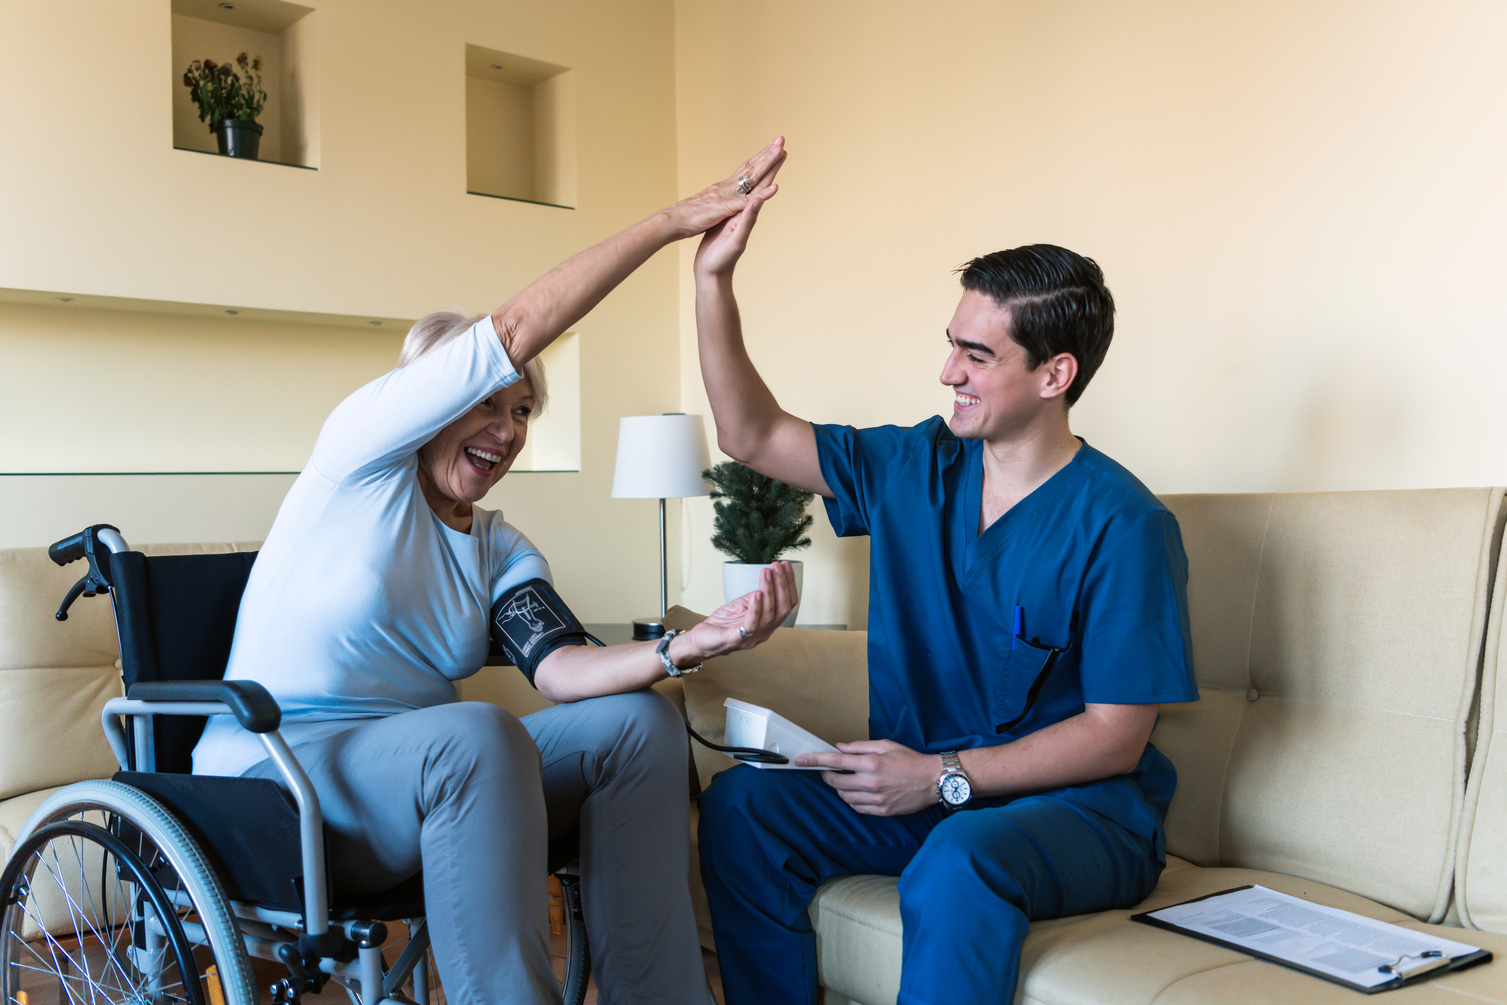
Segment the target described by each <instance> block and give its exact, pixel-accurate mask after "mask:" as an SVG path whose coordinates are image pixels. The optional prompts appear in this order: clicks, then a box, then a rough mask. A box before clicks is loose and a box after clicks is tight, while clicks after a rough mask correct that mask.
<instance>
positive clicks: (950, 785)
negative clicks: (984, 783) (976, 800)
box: [942, 775, 973, 806]
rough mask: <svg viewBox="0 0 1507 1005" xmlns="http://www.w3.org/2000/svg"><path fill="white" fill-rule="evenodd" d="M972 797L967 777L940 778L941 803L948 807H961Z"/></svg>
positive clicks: (971, 788) (949, 776) (971, 789)
mask: <svg viewBox="0 0 1507 1005" xmlns="http://www.w3.org/2000/svg"><path fill="white" fill-rule="evenodd" d="M972 796H973V786H971V785H969V784H968V776H967V775H944V776H943V777H942V801H943V802H945V803H946V804H947V805H948V806H962V805H963V804H964V803H966V802H967V801H968V800H969V799H970V798H971V797H972Z"/></svg>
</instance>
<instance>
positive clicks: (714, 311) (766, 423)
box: [696, 275, 781, 460]
mask: <svg viewBox="0 0 1507 1005" xmlns="http://www.w3.org/2000/svg"><path fill="white" fill-rule="evenodd" d="M696 341H697V347H698V349H699V350H700V355H701V378H702V380H703V381H704V382H705V383H706V391H707V395H708V397H709V398H710V400H711V405H712V418H713V419H714V420H715V421H716V423H717V445H718V446H719V447H721V448H722V451H723V452H724V453H726V454H728V455H729V456H731V457H735V458H737V459H738V460H747V459H748V458H749V457H750V456H751V455H752V454H753V453H755V452H756V450H757V448H758V446H759V445H760V444H762V443H763V442H764V441H765V440H767V439H768V438H769V433H770V430H771V428H772V427H773V425H774V424H775V422H776V421H777V420H778V418H779V416H780V414H781V409H780V406H779V403H778V402H776V401H775V398H774V395H773V394H772V393H771V392H770V390H769V385H767V384H765V383H764V378H763V377H761V376H759V371H758V370H757V369H755V368H754V365H753V360H752V359H750V358H749V356H748V349H747V348H746V347H745V346H744V344H743V322H742V318H741V316H740V315H739V313H738V301H737V298H736V297H734V295H733V280H732V276H731V275H719V276H700V275H698V276H697V277H696Z"/></svg>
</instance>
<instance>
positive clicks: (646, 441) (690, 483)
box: [612, 413, 712, 499]
mask: <svg viewBox="0 0 1507 1005" xmlns="http://www.w3.org/2000/svg"><path fill="white" fill-rule="evenodd" d="M711 466H712V458H711V454H710V453H709V452H708V451H707V449H706V426H705V425H704V424H703V423H702V421H701V416H699V415H683V414H680V413H676V414H673V415H627V416H624V417H623V419H622V421H621V423H620V424H619V425H618V430H617V467H616V468H614V469H613V473H612V498H614V499H679V498H682V497H684V496H704V495H706V494H707V493H708V491H710V490H709V489H708V488H707V484H706V481H705V480H704V479H703V478H702V477H701V472H702V471H705V470H706V469H707V468H709V467H711Z"/></svg>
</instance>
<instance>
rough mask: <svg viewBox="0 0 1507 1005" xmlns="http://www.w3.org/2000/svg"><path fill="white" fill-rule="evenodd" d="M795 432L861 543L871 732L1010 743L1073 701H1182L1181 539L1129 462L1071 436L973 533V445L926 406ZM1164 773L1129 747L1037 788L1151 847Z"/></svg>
mask: <svg viewBox="0 0 1507 1005" xmlns="http://www.w3.org/2000/svg"><path fill="white" fill-rule="evenodd" d="M813 428H814V429H815V431H816V445H817V452H818V456H819V459H820V463H821V471H822V476H823V477H824V478H825V479H826V481H827V485H828V486H830V487H831V489H832V490H833V492H834V493H835V496H836V497H835V498H833V499H828V500H826V504H827V516H828V518H829V519H830V520H831V521H832V527H833V529H834V530H835V531H836V532H837V534H838V535H839V536H842V537H848V536H853V535H859V534H868V535H869V536H870V537H871V539H872V540H871V546H870V569H869V643H868V647H869V735H870V736H871V737H872V738H875V739H890V740H894V741H896V742H897V743H902V744H904V745H905V746H907V747H910V748H912V749H915V750H924V751H928V752H931V753H938V752H940V751H944V750H960V749H968V748H971V747H983V746H989V745H991V744H1000V743H1006V742H1009V741H1011V740H1015V739H1019V738H1020V737H1022V736H1024V735H1026V734H1028V733H1031V732H1034V731H1036V730H1038V729H1041V728H1042V727H1043V726H1049V725H1051V724H1053V723H1056V722H1061V721H1062V720H1063V719H1067V718H1069V717H1071V716H1073V715H1076V714H1078V713H1079V712H1081V711H1083V706H1084V703H1085V702H1093V703H1105V704H1138V705H1140V704H1160V703H1162V702H1180V701H1196V700H1197V699H1198V687H1197V685H1196V684H1195V682H1194V679H1193V645H1192V641H1191V638H1190V635H1189V631H1188V599H1187V582H1188V559H1187V555H1186V554H1185V553H1184V551H1183V543H1182V535H1181V533H1180V532H1179V530H1178V526H1177V519H1176V518H1175V517H1173V515H1172V514H1171V512H1169V511H1168V510H1167V508H1166V507H1165V506H1163V505H1162V504H1161V502H1160V501H1158V500H1157V498H1156V497H1155V496H1154V495H1152V494H1151V492H1150V491H1149V490H1148V489H1147V488H1146V486H1144V485H1142V484H1141V483H1140V481H1139V480H1137V479H1136V477H1135V476H1134V475H1132V474H1131V473H1130V472H1129V471H1126V470H1125V469H1124V468H1122V467H1121V466H1120V465H1118V464H1116V463H1115V462H1114V461H1112V460H1110V459H1109V458H1108V457H1106V456H1105V455H1104V454H1101V453H1100V452H1099V451H1097V450H1095V449H1094V448H1093V447H1091V446H1089V445H1088V444H1087V443H1084V444H1083V446H1082V447H1081V448H1080V449H1079V450H1078V452H1077V453H1076V454H1075V455H1074V456H1073V459H1072V460H1071V461H1070V462H1069V463H1068V464H1067V466H1066V467H1064V468H1063V469H1062V470H1061V471H1058V472H1057V473H1056V474H1054V475H1053V476H1052V477H1051V478H1049V479H1047V481H1046V482H1045V483H1044V484H1042V485H1041V486H1040V487H1038V488H1037V489H1036V490H1035V491H1034V492H1032V493H1031V494H1030V495H1029V496H1027V497H1026V498H1025V499H1023V500H1021V501H1020V502H1018V503H1016V504H1015V505H1014V506H1013V507H1011V508H1010V510H1008V511H1007V512H1006V513H1005V514H1004V515H1003V516H1001V517H1000V518H999V519H998V520H996V521H995V522H994V523H993V524H991V525H990V526H989V527H988V528H987V529H986V530H985V531H984V532H983V533H982V534H979V533H978V522H979V513H980V503H981V493H982V488H983V454H982V451H983V444H982V441H980V440H964V439H959V438H958V437H956V436H954V435H953V434H952V431H951V430H950V429H948V428H947V424H946V422H944V421H943V420H942V418H941V417H940V416H935V417H933V418H931V419H929V420H927V421H926V422H923V423H921V424H920V425H918V426H913V427H910V428H908V429H907V428H902V427H899V426H879V427H875V428H872V429H854V428H853V427H851V426H837V425H814V424H813ZM1033 692H1034V699H1033V697H1032V694H1033ZM1176 784H1177V773H1176V771H1175V769H1174V768H1173V766H1172V763H1171V762H1170V761H1168V760H1167V758H1166V757H1165V756H1164V755H1162V754H1161V752H1159V751H1158V750H1156V748H1155V747H1153V746H1151V745H1150V744H1147V746H1146V752H1145V754H1143V755H1142V757H1141V761H1140V763H1139V764H1138V765H1137V766H1136V768H1135V770H1134V771H1132V772H1131V773H1130V774H1128V775H1121V776H1118V777H1115V778H1108V779H1102V780H1100V781H1097V782H1089V783H1086V784H1083V785H1077V786H1072V787H1070V788H1067V789H1062V790H1060V791H1058V792H1057V793H1054V795H1056V796H1058V797H1060V798H1063V799H1066V800H1068V801H1070V802H1074V803H1077V804H1079V805H1082V806H1085V807H1087V808H1089V809H1092V810H1095V811H1097V812H1099V813H1102V814H1103V815H1105V816H1107V817H1109V818H1110V819H1112V820H1114V821H1116V822H1118V823H1119V824H1121V825H1122V826H1124V827H1126V828H1128V829H1129V830H1131V831H1133V832H1134V833H1137V834H1140V835H1141V836H1143V837H1146V838H1150V839H1152V840H1154V841H1155V844H1156V847H1157V852H1158V854H1159V855H1161V854H1162V853H1163V848H1164V839H1163V835H1162V823H1163V821H1164V820H1165V819H1166V815H1167V807H1168V805H1169V804H1170V803H1171V801H1172V792H1173V789H1174V788H1175V786H1176ZM1008 801H1009V799H1008V798H999V799H987V800H980V803H981V804H984V805H991V804H993V805H997V804H1001V803H1005V802H1008Z"/></svg>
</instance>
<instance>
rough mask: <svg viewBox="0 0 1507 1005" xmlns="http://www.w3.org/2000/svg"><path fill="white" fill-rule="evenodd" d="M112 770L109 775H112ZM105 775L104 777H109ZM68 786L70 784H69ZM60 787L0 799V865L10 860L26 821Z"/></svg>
mask: <svg viewBox="0 0 1507 1005" xmlns="http://www.w3.org/2000/svg"><path fill="white" fill-rule="evenodd" d="M113 773H114V769H113V766H112V770H111V771H110V772H109V774H113ZM109 774H107V775H106V776H105V777H109ZM69 784H72V783H71V782H70V783H69ZM60 788H62V786H61V785H58V786H54V787H53V788H49V789H38V790H37V791H36V792H28V793H26V794H24V795H20V796H16V797H14V798H12V799H0V863H4V862H5V860H6V859H8V858H10V850H11V849H12V848H14V847H15V846H16V838H17V837H19V836H20V834H21V829H22V828H23V827H25V826H26V821H28V820H30V819H31V815H32V814H33V813H35V812H36V809H37V807H38V806H41V805H42V803H44V802H45V801H46V800H47V797H48V796H50V795H52V794H53V793H54V792H56V791H57V790H58V789H60Z"/></svg>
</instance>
